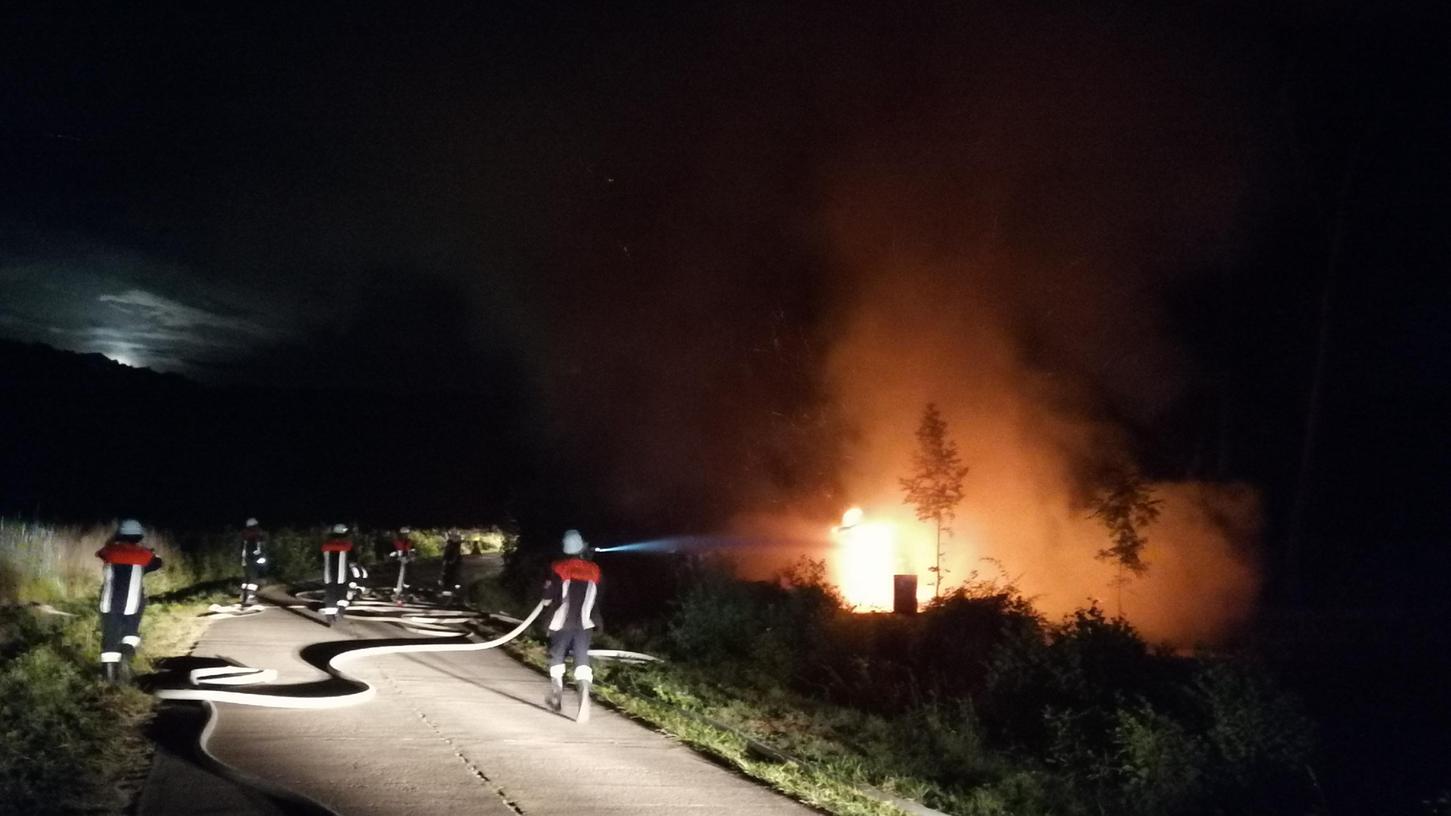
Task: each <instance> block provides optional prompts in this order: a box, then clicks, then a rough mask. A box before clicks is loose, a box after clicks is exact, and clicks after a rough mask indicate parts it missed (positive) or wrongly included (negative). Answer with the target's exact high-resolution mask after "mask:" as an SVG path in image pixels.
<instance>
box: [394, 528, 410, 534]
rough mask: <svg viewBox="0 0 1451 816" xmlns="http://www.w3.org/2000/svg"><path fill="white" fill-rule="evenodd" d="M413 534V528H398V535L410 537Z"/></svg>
mask: <svg viewBox="0 0 1451 816" xmlns="http://www.w3.org/2000/svg"><path fill="white" fill-rule="evenodd" d="M412 532H413V528H411V527H399V528H398V535H409V534H410V533H412Z"/></svg>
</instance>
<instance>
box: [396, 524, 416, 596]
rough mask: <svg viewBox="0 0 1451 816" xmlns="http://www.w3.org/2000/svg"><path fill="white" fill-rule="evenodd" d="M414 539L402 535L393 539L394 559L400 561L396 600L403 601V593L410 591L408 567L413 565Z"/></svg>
mask: <svg viewBox="0 0 1451 816" xmlns="http://www.w3.org/2000/svg"><path fill="white" fill-rule="evenodd" d="M413 555H414V553H413V539H411V538H409V537H408V536H406V535H400V536H398V537H397V538H395V539H393V558H396V559H397V560H398V583H397V585H396V586H395V587H394V590H393V593H394V595H395V600H399V601H401V600H402V599H403V591H404V590H406V589H408V565H409V564H411V563H413Z"/></svg>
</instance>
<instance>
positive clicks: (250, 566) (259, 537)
mask: <svg viewBox="0 0 1451 816" xmlns="http://www.w3.org/2000/svg"><path fill="white" fill-rule="evenodd" d="M266 544H267V534H266V533H265V532H263V531H262V527H261V526H260V525H259V524H258V523H257V519H255V518H249V519H247V524H246V526H245V527H243V528H242V603H241V605H242V606H251V605H252V602H253V601H254V600H256V598H257V590H258V589H259V587H258V585H257V582H258V581H259V580H261V578H262V570H263V568H264V567H265V566H266V564H267V554H266V552H265V550H264V548H265V547H266Z"/></svg>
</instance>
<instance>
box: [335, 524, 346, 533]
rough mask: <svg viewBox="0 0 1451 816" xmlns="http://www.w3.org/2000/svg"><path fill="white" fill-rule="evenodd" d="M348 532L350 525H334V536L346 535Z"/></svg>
mask: <svg viewBox="0 0 1451 816" xmlns="http://www.w3.org/2000/svg"><path fill="white" fill-rule="evenodd" d="M347 532H348V525H346V524H334V525H333V534H334V535H345V534H346V533H347Z"/></svg>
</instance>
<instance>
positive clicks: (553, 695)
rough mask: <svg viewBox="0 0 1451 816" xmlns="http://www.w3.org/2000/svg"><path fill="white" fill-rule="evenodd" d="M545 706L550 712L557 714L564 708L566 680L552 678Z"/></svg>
mask: <svg viewBox="0 0 1451 816" xmlns="http://www.w3.org/2000/svg"><path fill="white" fill-rule="evenodd" d="M544 704H545V705H547V706H549V710H550V711H553V712H554V713H555V714H558V713H559V712H560V710H561V709H563V708H564V678H562V677H553V678H550V680H549V695H548V696H546V697H545V698H544Z"/></svg>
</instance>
